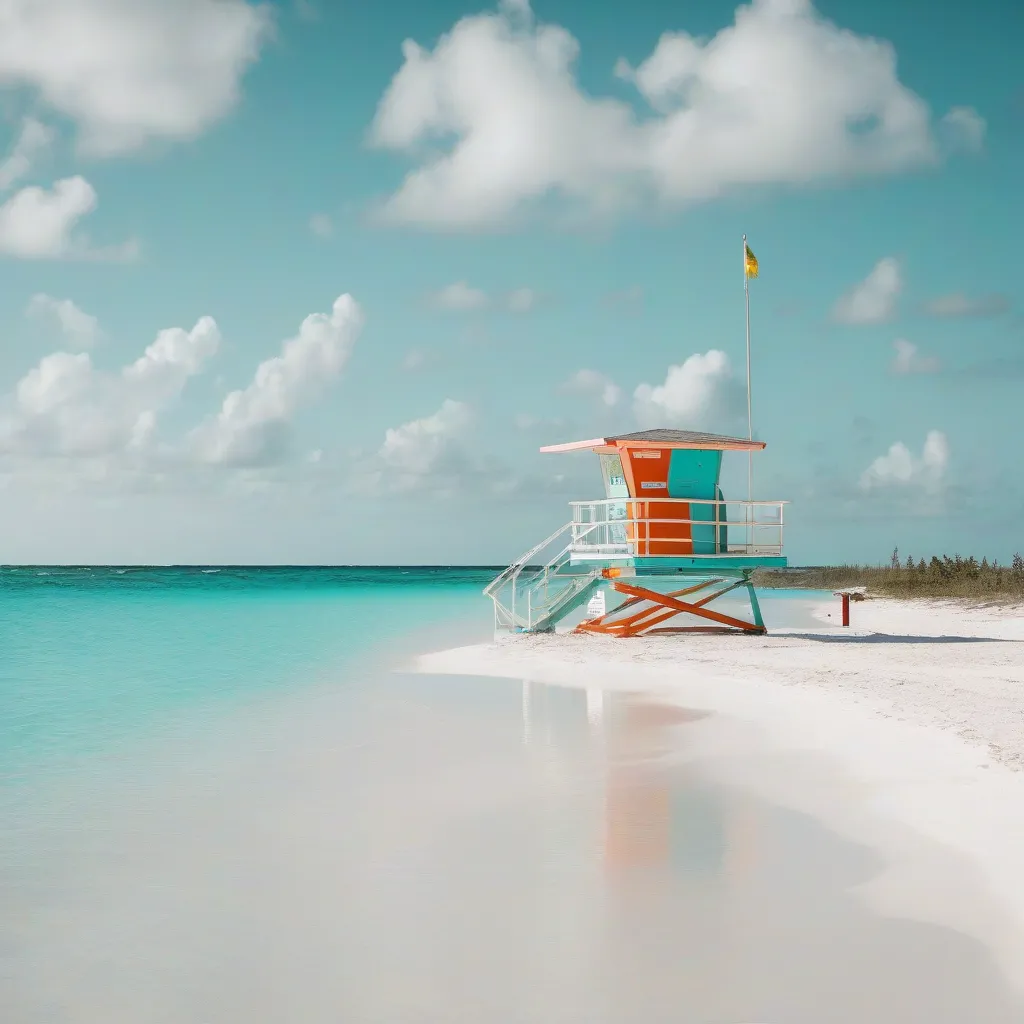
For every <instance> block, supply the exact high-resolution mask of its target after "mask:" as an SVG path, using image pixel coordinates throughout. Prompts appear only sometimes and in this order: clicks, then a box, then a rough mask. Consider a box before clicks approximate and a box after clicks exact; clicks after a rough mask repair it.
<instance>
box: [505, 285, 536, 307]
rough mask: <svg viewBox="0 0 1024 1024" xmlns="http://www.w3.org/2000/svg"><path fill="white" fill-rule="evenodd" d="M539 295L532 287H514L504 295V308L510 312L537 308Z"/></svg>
mask: <svg viewBox="0 0 1024 1024" xmlns="http://www.w3.org/2000/svg"><path fill="white" fill-rule="evenodd" d="M539 302H540V296H539V295H538V294H537V293H536V292H535V291H534V290H533V289H532V288H516V289H515V291H511V292H509V293H508V295H506V296H505V303H504V305H505V308H506V309H507V310H508V311H509V312H510V313H529V312H530V311H531V310H532V309H536V308H537V304H538V303H539Z"/></svg>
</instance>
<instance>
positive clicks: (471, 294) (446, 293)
mask: <svg viewBox="0 0 1024 1024" xmlns="http://www.w3.org/2000/svg"><path fill="white" fill-rule="evenodd" d="M430 302H431V305H432V306H434V307H435V308H436V309H447V310H451V311H453V312H458V313H465V312H468V311H469V310H473V309H483V308H484V307H486V305H487V293H486V292H483V291H481V290H480V289H479V288H471V287H470V286H469V285H468V284H467V283H466V282H465V281H456V282H455V283H454V284H449V285H446V286H445V287H444V288H442V289H441V290H440V291H439V292H435V293H434V294H433V295H432V296H431V297H430Z"/></svg>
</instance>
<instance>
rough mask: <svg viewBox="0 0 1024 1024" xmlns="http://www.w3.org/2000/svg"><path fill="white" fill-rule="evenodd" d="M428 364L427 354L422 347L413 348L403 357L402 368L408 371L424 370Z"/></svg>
mask: <svg viewBox="0 0 1024 1024" xmlns="http://www.w3.org/2000/svg"><path fill="white" fill-rule="evenodd" d="M426 365H427V354H426V352H424V351H422V349H416V348H414V349H411V350H410V351H408V352H406V353H405V355H404V356H403V357H402V369H403V370H406V371H408V372H410V373H411V372H413V371H414V370H422V369H423V367H424V366H426Z"/></svg>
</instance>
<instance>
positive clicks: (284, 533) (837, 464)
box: [0, 0, 1024, 563]
mask: <svg viewBox="0 0 1024 1024" xmlns="http://www.w3.org/2000/svg"><path fill="white" fill-rule="evenodd" d="M31 6H32V8H33V11H34V13H35V15H36V16H35V18H34V19H33V20H29V19H28V18H27V16H25V15H23V14H20V13H18V12H19V11H21V10H22V9H24V10H27V9H28V8H27V6H25V5H22V7H15V8H12V12H13V13H8V14H5V15H3V17H4V18H6V19H7V20H8V22H9V24H6V25H4V26H3V32H2V33H0V34H2V35H3V36H4V38H6V39H8V40H13V41H12V42H9V43H6V44H4V43H0V95H2V97H3V103H2V104H0V114H2V115H3V119H4V120H3V124H2V127H0V132H2V135H0V149H2V152H3V156H2V157H0V186H3V191H2V193H0V253H2V256H0V259H2V262H3V273H2V275H0V331H2V334H0V338H2V341H0V502H2V504H0V527H2V530H0V561H4V562H19V561H29V562H404V563H411V562H416V563H437V562H488V563H492V562H493V563H498V562H502V561H505V560H507V559H510V558H512V557H514V556H515V555H517V554H518V553H519V552H520V551H521V550H523V549H525V548H527V547H529V546H531V545H532V543H533V542H534V541H536V540H539V539H540V538H541V537H543V536H545V535H546V534H547V533H549V532H550V531H551V530H552V529H554V528H555V527H556V526H557V525H559V524H560V523H561V522H562V521H564V520H565V519H566V518H567V517H568V510H567V507H566V504H565V503H566V502H567V501H568V500H570V499H572V498H587V497H595V496H598V495H599V491H600V486H601V484H600V478H599V473H598V471H597V467H596V465H592V464H591V461H590V459H591V458H592V457H589V458H588V457H587V456H565V457H561V458H560V457H556V456H541V455H539V454H538V453H537V448H538V447H539V445H541V444H547V443H554V442H559V441H565V440H573V439H576V438H580V437H590V436H595V435H600V434H604V433H609V432H613V431H617V430H628V429H636V428H637V427H638V426H640V425H662V426H680V427H692V428H697V429H714V430H722V431H730V432H736V431H739V432H744V431H745V419H744V413H743V406H744V400H743V372H744V335H743V288H742V263H741V236H742V234H743V233H744V232H746V233H747V234H748V236H749V239H750V244H751V247H752V248H753V250H754V252H755V253H756V254H757V256H758V258H759V260H760V264H761V276H760V277H759V279H758V280H756V281H754V282H752V284H751V317H752V347H753V373H754V393H753V394H754V429H755V432H756V434H757V435H758V436H760V437H762V438H763V439H764V440H766V441H767V442H768V448H767V450H766V451H765V452H764V453H763V454H762V455H761V456H760V457H759V458H758V460H757V462H756V465H755V490H756V491H757V492H758V494H759V495H760V496H761V497H764V498H771V499H776V498H779V499H782V498H785V499H789V500H790V501H792V503H793V504H792V507H791V509H790V510H789V515H788V521H789V522H790V524H791V529H789V530H788V531H787V544H788V553H789V555H790V557H791V559H792V560H793V561H794V562H797V563H809V562H822V561H838V560H865V561H878V560H885V559H886V558H887V557H888V554H889V552H890V551H891V550H892V547H893V546H894V545H896V544H898V545H899V546H900V549H901V551H902V552H904V553H913V554H925V555H927V554H931V553H933V552H936V553H938V552H942V551H948V552H953V551H960V552H962V553H968V552H974V553H976V554H978V555H979V556H980V555H981V554H987V555H988V556H989V557H997V558H1000V559H1007V558H1008V557H1009V556H1010V555H1011V554H1012V553H1013V551H1014V550H1017V549H1018V548H1022V547H1024V530H1022V528H1021V526H1020V523H1021V520H1022V514H1024V489H1022V487H1021V484H1020V482H1019V468H1018V467H1019V463H1020V459H1019V456H1018V454H1017V446H1018V442H1017V437H1018V436H1019V433H1020V429H1021V413H1020V408H1021V405H1020V399H1021V395H1022V391H1024V320H1022V316H1021V306H1022V293H1021V287H1020V285H1019V283H1018V282H1019V276H1020V275H1019V270H1018V263H1019V258H1018V255H1017V249H1018V245H1019V243H1018V239H1017V237H1016V236H1017V234H1018V233H1019V226H1020V225H1021V224H1022V223H1024V217H1022V210H1021V199H1020V189H1019V184H1018V183H1019V181H1021V180H1024V143H1022V135H1024V133H1022V128H1024V76H1022V74H1021V72H1020V71H1019V70H1018V68H1017V60H1016V58H1017V57H1018V53H1017V52H1015V47H1016V42H1015V41H1017V40H1019V39H1021V38H1024V12H1022V9H1021V7H1020V5H1018V4H1011V3H1009V2H1008V0H1002V2H1000V0H981V2H979V3H975V4H972V5H969V6H963V5H936V4H935V3H925V2H923V0H904V2H902V3H900V4H886V3H881V2H860V3H856V4H855V3H853V2H852V0H846V2H823V3H819V4H818V5H817V6H812V5H810V4H809V3H807V2H805V0H758V2H757V3H754V4H753V5H743V6H742V7H740V8H739V9H737V8H736V7H735V6H734V5H733V4H731V3H720V2H709V0H704V2H700V3H691V4H686V5H668V4H664V3H660V2H656V0H637V2H636V3H634V4H631V5H628V7H623V6H622V5H618V4H608V3H598V2H588V3H582V2H580V0H572V2H570V0H550V2H548V0H535V3H534V5H533V9H532V10H531V9H530V7H529V6H528V5H527V4H526V3H525V2H523V0H517V2H506V3H505V4H503V5H501V6H500V7H493V6H483V5H476V4H468V5H466V4H458V3H453V2H448V0H445V2H420V3H412V2H398V3H390V4H387V5H384V4H372V5H371V4H363V5H355V4H348V3H342V2H334V3H330V2H327V0H308V2H305V3H301V4H296V3H291V2H288V3H284V2H282V3H280V4H278V5H255V4H247V3H245V2H243V0H188V2H183V3H181V4H178V5H175V6H174V9H173V11H172V10H171V9H170V7H169V6H168V5H166V4H164V3H162V2H158V0H151V2H150V0H146V2H138V0H133V2H131V3H129V2H128V0H118V2H113V0H109V2H103V3H101V2H99V0H34V2H33V4H32V5H31ZM407 41H408V42H407ZM344 296H348V298H343V297H344ZM338 300H341V301H338ZM311 314H313V315H315V316H314V317H313V319H311V320H307V319H306V318H307V317H310V315H311ZM161 332H164V333H163V334H161ZM150 346H153V347H150ZM147 350H148V353H149V354H148V355H144V353H146V352H147ZM140 358H141V360H142V361H141V362H137V361H139V360H140ZM727 462H728V459H727ZM739 462H740V464H738V465H736V466H733V467H732V469H731V470H728V469H727V474H728V475H727V481H726V482H727V484H728V491H729V493H732V494H740V492H742V491H743V490H744V489H745V481H744V479H743V478H744V476H745V467H744V466H743V465H742V460H741V459H740V460H739Z"/></svg>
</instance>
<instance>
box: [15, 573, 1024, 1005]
mask: <svg viewBox="0 0 1024 1024" xmlns="http://www.w3.org/2000/svg"><path fill="white" fill-rule="evenodd" d="M492 575H493V570H488V569H424V568H412V569H402V568H386V569H354V568H341V569H338V568H323V569H317V568H314V569H309V568H299V569H287V568H285V569H279V568H278V569H240V568H229V567H224V568H220V569H209V568H170V569H153V568H137V569H136V568H65V569H58V568H49V567H43V568H32V567H19V568H5V569H0V837H2V842H0V1021H3V1022H4V1024H44V1022H45V1024H56V1022H61V1024H63V1022H67V1024H99V1022H102V1024H183V1022H190V1024H191V1022H206V1024H229V1022H230V1024H235V1022H240V1024H241V1022H245V1024H271V1022H274V1024H276V1022H282V1024H286V1022H287V1024H291V1022H300V1021H301V1022H303V1024H321V1022H323V1024H328V1022H330V1024H336V1022H345V1024H363V1022H366V1024H371V1022H372V1024H391V1022H394V1024H406V1022H408V1024H420V1022H431V1024H433V1022H438V1024H441V1022H444V1024H449V1022H453V1024H454V1022H467V1024H469V1022H473V1024H475V1022H481V1024H483V1022H494V1024H506V1022H509V1024H511V1022H534V1021H536V1022H545V1024H547V1022H551V1024H561V1022H567V1024H569V1022H571V1024H576V1022H579V1024H620V1022H622V1024H624V1022H627V1021H628V1022H637V1024H639V1022H648V1021H649V1022H662V1021H664V1022H668V1021H673V1022H676V1021H687V1022H688V1024H689V1022H693V1024H701V1022H705V1021H706V1022H716V1024H729V1022H731V1024H740V1022H742V1021H748V1022H750V1021H764V1022H769V1024H771V1022H778V1024H782V1022H787V1024H789V1022H797V1024H814V1022H819V1021H829V1022H837V1024H854V1022H860V1021H872V1022H890V1021H891V1022H896V1021H900V1022H904V1021H907V1020H928V1021H929V1022H930V1024H937V1022H948V1024H954V1022H965V1021H982V1020H983V1021H985V1022H986V1024H1002V1022H1004V1021H1005V1022H1009V1021H1020V1020H1022V1019H1024V1015H1022V1012H1021V1006H1020V1004H1019V1003H1018V1002H1016V1001H1015V998H1014V997H1013V996H1012V995H1011V994H1010V993H1009V992H1008V991H1007V990H1006V988H1005V986H1004V985H1003V983H1002V981H1001V979H1000V978H999V976H998V974H997V973H996V971H995V969H994V967H993V966H992V963H991V960H990V958H989V957H988V956H987V954H986V952H985V951H984V950H983V949H981V948H980V947H978V946H977V945H975V944H972V943H971V942H969V941H968V940H966V939H964V938H962V937H961V936H958V935H956V934H955V933H952V932H949V931H946V930H943V929H939V928H935V927H932V926H926V925H921V924H915V923H912V922H905V921H892V920H884V919H881V918H877V917H875V916H872V915H871V914H869V913H868V912H867V911H866V910H865V909H864V908H863V907H862V906H861V904H860V903H859V902H858V901H857V900H856V899H855V897H854V896H853V895H852V893H851V889H852V887H854V886H856V885H857V884H859V883H861V882H863V881H865V880H867V879H869V878H870V877H872V875H873V874H874V873H875V872H877V870H878V869H879V867H880V865H878V864H877V863H876V861H875V860H874V858H873V856H872V855H871V854H869V853H868V852H867V851H864V850H862V849H859V848H857V847H852V846H850V845H849V844H848V843H845V842H842V841H840V840H839V839H837V838H836V837H835V836H833V835H831V834H829V833H827V832H825V831H824V830H823V829H821V828H820V827H819V826H818V825H816V824H815V823H814V822H813V821H810V820H808V819H806V818H803V817H801V816H798V815H794V814H792V813H790V812H786V811H783V810H781V809H778V808H774V807H770V806H765V805H763V804H761V803H759V802H758V801H756V800H755V799H753V798H752V797H751V796H749V795H746V794H744V793H742V792H738V791H732V790H726V789H723V788H721V787H718V786H716V785H715V784H713V783H712V782H710V781H709V780H708V779H707V778H705V777H703V776H702V774H701V772H700V770H699V766H695V765H694V763H693V762H692V761H686V762H685V763H680V761H679V760H678V758H675V757H673V756H668V755H671V754H672V753H673V752H675V753H678V752H679V751H680V749H682V748H685V744H686V736H687V728H688V727H689V726H690V722H691V721H692V720H693V716H690V715H688V714H687V713H686V712H684V711H680V710H679V709H672V708H665V707H659V706H658V705H656V704H654V703H652V702H651V701H650V700H648V699H646V698H644V696H643V695H641V694H633V695H631V694H616V695H614V696H613V695H611V694H605V695H603V696H602V695H600V694H586V693H583V692H577V691H569V690H554V689H548V688H545V687H542V686H539V685H537V684H534V683H531V682H530V681H529V680H495V679H484V678H472V677H467V678H448V677H443V676H419V675H414V674H410V673H408V672H407V671H405V669H406V668H407V667H408V664H409V661H410V660H411V658H412V656H413V655H414V654H416V653H417V652H420V651H425V650H430V649H438V648H444V647H449V646H453V645H457V644H462V643H472V642H479V641H482V640H487V639H489V638H490V634H491V611H490V607H489V604H488V602H486V600H485V599H484V598H483V597H482V596H481V594H480V590H481V588H482V586H483V585H484V584H485V583H486V582H487V581H488V580H489V579H490V578H491V577H492ZM765 614H766V619H767V620H768V621H769V624H775V625H786V624H789V625H794V626H803V625H807V624H811V620H810V619H809V603H808V599H807V596H806V595H797V596H794V595H788V596H787V595H785V594H778V593H775V594H772V595H768V596H767V597H766V602H765Z"/></svg>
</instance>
